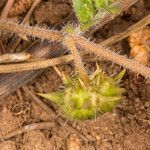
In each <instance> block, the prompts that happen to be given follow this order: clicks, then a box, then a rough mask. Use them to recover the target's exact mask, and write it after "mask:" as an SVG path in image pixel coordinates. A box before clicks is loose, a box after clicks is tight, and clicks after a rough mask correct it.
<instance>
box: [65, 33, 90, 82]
mask: <svg viewBox="0 0 150 150" xmlns="http://www.w3.org/2000/svg"><path fill="white" fill-rule="evenodd" d="M65 44H66V46H67V47H68V49H69V50H70V51H71V53H72V55H73V57H74V62H75V67H76V70H77V73H78V74H79V76H80V78H81V79H82V80H83V81H84V83H89V81H90V79H89V77H88V75H87V73H86V70H85V69H84V66H83V63H82V61H81V57H80V55H79V53H78V50H77V48H76V46H75V44H74V41H73V39H72V37H71V36H66V37H65Z"/></svg>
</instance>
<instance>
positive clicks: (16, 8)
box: [9, 0, 34, 17]
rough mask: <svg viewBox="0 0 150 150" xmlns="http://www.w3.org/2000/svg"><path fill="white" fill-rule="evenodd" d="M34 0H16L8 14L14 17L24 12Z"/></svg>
mask: <svg viewBox="0 0 150 150" xmlns="http://www.w3.org/2000/svg"><path fill="white" fill-rule="evenodd" d="M33 2H34V0H16V2H15V4H14V5H13V7H12V8H11V10H10V13H9V16H10V17H15V16H18V15H21V14H22V13H25V12H26V11H27V10H28V9H29V8H30V7H31V5H32V4H33Z"/></svg>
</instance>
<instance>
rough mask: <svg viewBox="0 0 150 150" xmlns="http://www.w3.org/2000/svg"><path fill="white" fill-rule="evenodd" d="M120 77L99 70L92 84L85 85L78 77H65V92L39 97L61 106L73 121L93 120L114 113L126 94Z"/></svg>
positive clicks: (91, 78) (92, 78) (94, 75)
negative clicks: (112, 76)
mask: <svg viewBox="0 0 150 150" xmlns="http://www.w3.org/2000/svg"><path fill="white" fill-rule="evenodd" d="M123 72H124V71H123ZM121 74H123V73H122V72H121ZM120 76H121V75H120V74H119V75H118V77H116V78H110V77H108V76H107V75H106V74H105V73H103V72H101V71H100V70H99V68H97V70H96V71H95V72H94V73H93V74H92V75H91V77H90V84H89V85H85V84H84V83H83V82H82V80H81V79H80V78H78V77H71V78H70V77H68V76H66V75H63V82H64V90H62V91H59V92H54V93H49V94H39V95H40V96H42V97H44V98H46V99H49V100H51V101H53V102H55V103H56V104H57V105H59V106H60V108H61V109H62V112H63V113H64V114H65V115H66V116H67V118H69V119H71V120H85V119H91V118H93V117H95V116H97V115H99V114H102V113H106V112H109V111H112V110H113V108H114V107H115V106H116V105H117V104H118V102H119V100H120V99H121V98H122V93H123V92H124V89H122V88H120V87H119V85H118V82H119V81H120Z"/></svg>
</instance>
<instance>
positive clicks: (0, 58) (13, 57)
mask: <svg viewBox="0 0 150 150" xmlns="http://www.w3.org/2000/svg"><path fill="white" fill-rule="evenodd" d="M30 57H31V55H30V54H28V53H12V54H11V53H10V54H2V55H0V64H1V63H16V62H24V61H26V60H27V59H29V58H30Z"/></svg>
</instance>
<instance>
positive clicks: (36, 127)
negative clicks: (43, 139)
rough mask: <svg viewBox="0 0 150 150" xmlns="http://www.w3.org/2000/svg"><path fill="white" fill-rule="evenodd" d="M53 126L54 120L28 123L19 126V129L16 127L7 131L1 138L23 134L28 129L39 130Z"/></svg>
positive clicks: (5, 138)
mask: <svg viewBox="0 0 150 150" xmlns="http://www.w3.org/2000/svg"><path fill="white" fill-rule="evenodd" d="M53 127H55V123H54V122H40V123H33V124H30V125H26V126H24V127H21V128H19V129H16V130H14V131H11V132H10V133H8V134H7V135H5V136H4V137H3V140H7V139H9V138H11V137H14V136H17V135H19V134H23V133H26V132H29V131H33V130H41V129H51V128H53Z"/></svg>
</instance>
